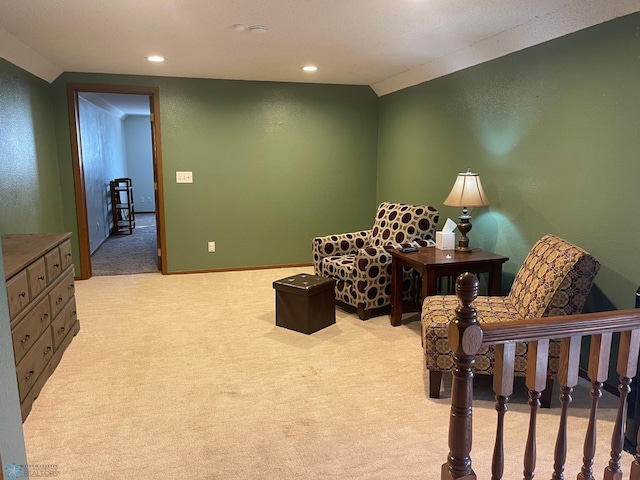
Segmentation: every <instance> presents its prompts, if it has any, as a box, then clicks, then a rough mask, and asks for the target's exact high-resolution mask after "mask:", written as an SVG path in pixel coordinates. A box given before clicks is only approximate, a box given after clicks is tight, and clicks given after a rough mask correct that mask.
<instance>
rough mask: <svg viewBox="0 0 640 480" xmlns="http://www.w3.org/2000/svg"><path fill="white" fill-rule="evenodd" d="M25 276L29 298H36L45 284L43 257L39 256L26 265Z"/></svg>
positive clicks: (45, 275)
mask: <svg viewBox="0 0 640 480" xmlns="http://www.w3.org/2000/svg"><path fill="white" fill-rule="evenodd" d="M27 277H28V278H29V291H30V292H31V298H36V297H37V296H38V294H39V293H40V292H41V291H43V290H44V289H45V288H46V286H47V274H46V267H45V265H44V258H39V259H38V260H37V261H35V262H33V263H32V264H31V265H29V266H28V267H27Z"/></svg>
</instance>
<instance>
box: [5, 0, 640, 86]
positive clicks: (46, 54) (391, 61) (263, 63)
mask: <svg viewBox="0 0 640 480" xmlns="http://www.w3.org/2000/svg"><path fill="white" fill-rule="evenodd" d="M637 11H640V0H135V1H132V0H109V1H99V0H56V1H48V0H3V1H2V2H0V56H1V57H3V58H5V59H7V60H9V61H10V62H12V63H15V64H17V65H18V66H20V67H22V68H24V69H26V70H28V71H30V72H32V73H34V74H35V75H37V76H39V77H41V78H44V79H45V80H47V81H49V82H52V81H53V80H55V78H57V76H58V75H60V73H62V72H64V71H69V72H94V73H117V74H139V75H159V76H175V77H195V78H218V79H237V80H267V81H283V82H311V83H332V84H352V85H370V86H371V88H373V90H374V91H375V92H376V93H377V94H378V95H384V94H387V93H390V92H393V91H396V90H400V89H402V88H405V87H407V86H410V85H415V84H417V83H421V82H423V81H426V80H430V79H432V78H436V77H439V76H442V75H446V74H448V73H451V72H455V71H457V70H460V69H463V68H466V67H469V66H472V65H477V64H479V63H482V62H485V61H487V60H491V59H493V58H496V57H499V56H502V55H506V54H508V53H511V52H513V51H517V50H521V49H523V48H526V47H529V46H532V45H536V44H539V43H542V42H545V41H547V40H551V39H553V38H557V37H560V36H562V35H566V34H568V33H572V32H575V31H577V30H580V29H583V28H586V27H589V26H592V25H596V24H598V23H602V22H604V21H607V20H611V19H613V18H616V17H620V16H623V15H626V14H629V13H633V12H637ZM238 23H239V24H244V25H246V26H251V25H266V26H268V27H269V32H268V33H261V34H259V33H250V32H249V31H244V32H238V31H236V30H235V29H234V28H233V25H234V24H238ZM151 54H159V55H163V56H164V57H165V58H166V61H165V62H164V63H162V64H152V63H150V62H148V61H147V60H146V57H147V56H149V55H151ZM309 63H312V64H316V65H317V66H318V67H319V70H318V71H317V72H316V73H313V74H309V73H305V72H303V71H302V70H301V67H302V66H303V65H305V64H309Z"/></svg>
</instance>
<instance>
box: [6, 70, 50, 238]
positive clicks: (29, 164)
mask: <svg viewBox="0 0 640 480" xmlns="http://www.w3.org/2000/svg"><path fill="white" fill-rule="evenodd" d="M51 98H52V97H51V86H50V85H49V84H47V83H46V82H44V81H43V80H40V79H38V78H36V77H34V76H33V75H31V74H29V73H27V72H25V71H24V70H21V69H20V68H18V67H16V66H14V65H12V64H10V63H9V62H7V61H5V60H3V59H0V234H5V233H26V232H46V231H54V232H55V231H61V230H62V208H61V196H60V183H59V182H58V161H57V155H56V137H55V129H54V123H53V122H54V116H53V105H52V102H51Z"/></svg>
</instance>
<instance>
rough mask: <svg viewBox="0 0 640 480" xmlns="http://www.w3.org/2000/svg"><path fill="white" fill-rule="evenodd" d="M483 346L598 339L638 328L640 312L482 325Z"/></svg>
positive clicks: (630, 310)
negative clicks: (590, 336) (596, 337)
mask: <svg viewBox="0 0 640 480" xmlns="http://www.w3.org/2000/svg"><path fill="white" fill-rule="evenodd" d="M481 328H482V333H483V339H482V345H498V344H503V343H510V342H530V341H534V340H551V339H554V338H566V337H573V336H575V335H582V336H587V335H599V334H602V333H615V332H622V331H625V330H636V329H638V328H640V309H629V310H612V311H606V312H595V313H581V314H576V315H560V316H557V317H542V318H534V319H529V320H508V321H504V322H498V323H484V324H482V325H481Z"/></svg>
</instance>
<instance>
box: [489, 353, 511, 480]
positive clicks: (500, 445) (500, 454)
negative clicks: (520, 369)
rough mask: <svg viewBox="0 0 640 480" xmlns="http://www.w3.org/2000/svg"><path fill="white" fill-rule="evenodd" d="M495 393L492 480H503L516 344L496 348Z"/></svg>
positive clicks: (494, 368)
mask: <svg viewBox="0 0 640 480" xmlns="http://www.w3.org/2000/svg"><path fill="white" fill-rule="evenodd" d="M494 351H495V361H494V367H493V391H494V392H495V394H496V411H497V412H498V422H497V427H496V443H495V445H494V447H493V460H492V462H491V480H502V474H503V473H504V416H505V414H506V413H507V410H508V407H507V402H508V401H509V395H511V394H512V393H513V371H514V367H515V356H516V344H515V343H507V344H500V345H496V346H495V347H494Z"/></svg>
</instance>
